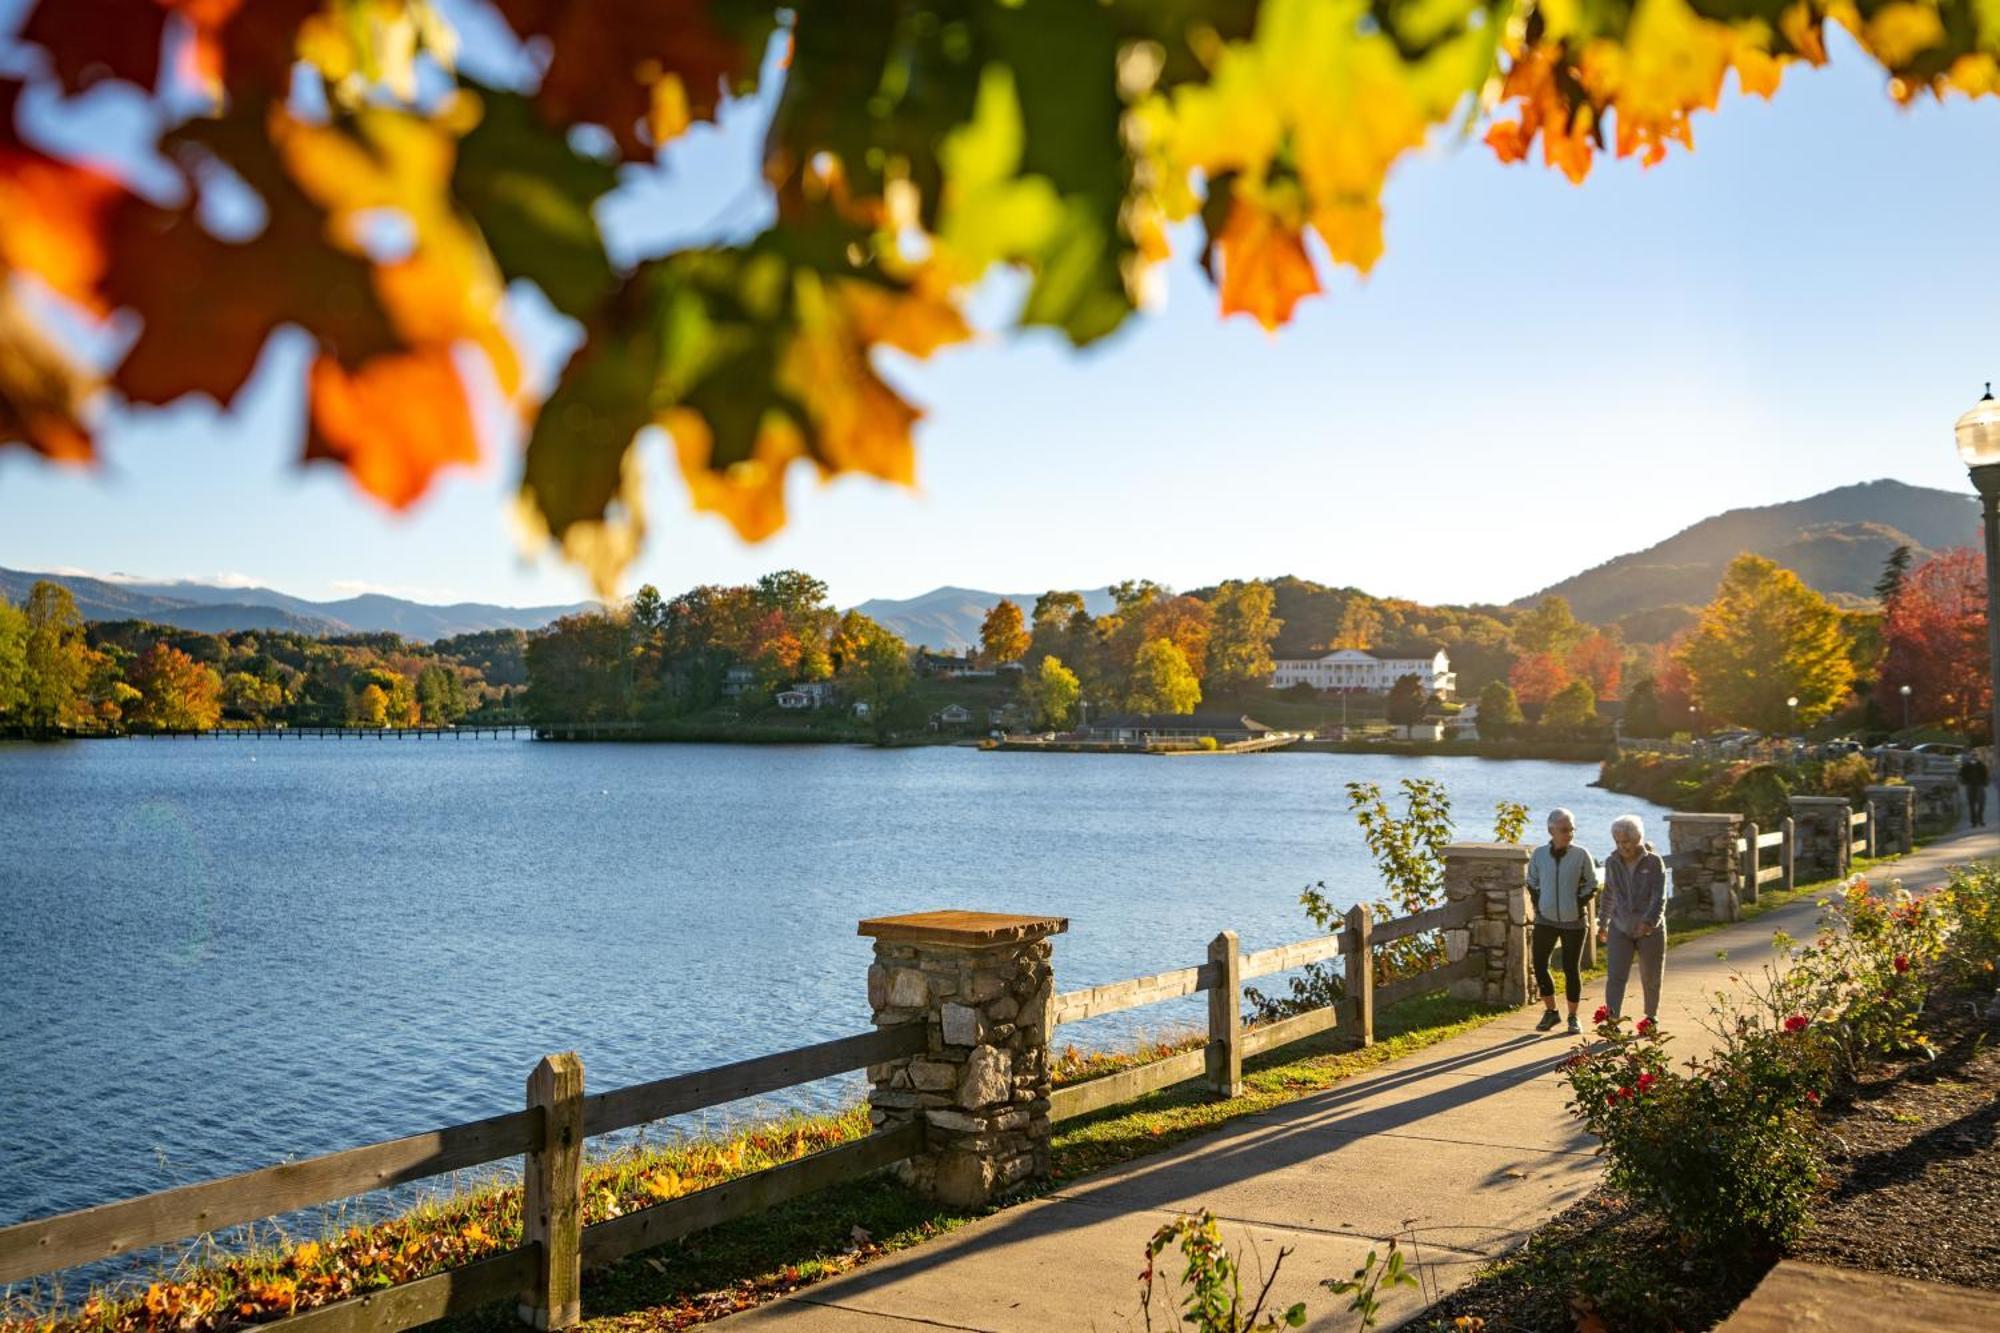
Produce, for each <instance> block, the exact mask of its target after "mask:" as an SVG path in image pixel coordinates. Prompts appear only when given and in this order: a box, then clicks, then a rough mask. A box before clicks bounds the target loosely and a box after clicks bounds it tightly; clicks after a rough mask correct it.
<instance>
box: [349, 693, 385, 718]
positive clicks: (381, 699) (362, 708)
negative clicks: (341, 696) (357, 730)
mask: <svg viewBox="0 0 2000 1333" xmlns="http://www.w3.org/2000/svg"><path fill="white" fill-rule="evenodd" d="M349 718H350V719H351V721H352V722H353V724H354V725H355V726H357V727H386V726H388V725H389V694H388V691H386V690H384V689H383V688H382V687H381V686H380V685H377V684H375V683H373V682H370V683H369V684H367V685H364V686H362V687H361V689H360V691H359V692H358V693H356V694H355V696H354V706H353V708H352V710H351V711H350V712H349Z"/></svg>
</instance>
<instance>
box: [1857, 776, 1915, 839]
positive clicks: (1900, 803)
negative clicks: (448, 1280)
mask: <svg viewBox="0 0 2000 1333" xmlns="http://www.w3.org/2000/svg"><path fill="white" fill-rule="evenodd" d="M1868 804H1869V805H1870V806H1872V807H1873V808H1874V811H1875V815H1874V817H1875V819H1877V820H1878V821H1880V822H1879V823H1877V825H1876V826H1875V828H1874V829H1872V830H1871V832H1873V833H1874V835H1875V854H1876V855H1877V856H1888V855H1890V854H1891V853H1893V852H1907V851H1909V850H1910V848H1912V847H1913V846H1915V845H1916V829H1917V789H1916V788H1915V787H1912V786H1909V785H1908V784H1906V783H1898V784H1895V785H1892V786H1883V787H1870V788H1869V789H1868Z"/></svg>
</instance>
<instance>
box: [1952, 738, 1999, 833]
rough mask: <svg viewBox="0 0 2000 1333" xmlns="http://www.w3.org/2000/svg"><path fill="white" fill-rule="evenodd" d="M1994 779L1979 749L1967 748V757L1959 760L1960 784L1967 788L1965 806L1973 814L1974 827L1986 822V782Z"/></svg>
mask: <svg viewBox="0 0 2000 1333" xmlns="http://www.w3.org/2000/svg"><path fill="white" fill-rule="evenodd" d="M1992 780H1993V775H1992V774H1991V773H1989V772H1987V771H1986V764H1985V761H1983V760H1982V759H1980V757H1979V751H1977V750H1967V751H1966V752H1965V758H1963V759H1961V760H1959V761H1958V785H1959V786H1961V787H1963V788H1965V808H1966V810H1967V811H1968V812H1969V813H1970V814H1971V815H1972V826H1973V827H1974V828H1978V827H1980V826H1981V825H1983V824H1985V822H1986V784H1987V783H1989V782H1991V781H1992Z"/></svg>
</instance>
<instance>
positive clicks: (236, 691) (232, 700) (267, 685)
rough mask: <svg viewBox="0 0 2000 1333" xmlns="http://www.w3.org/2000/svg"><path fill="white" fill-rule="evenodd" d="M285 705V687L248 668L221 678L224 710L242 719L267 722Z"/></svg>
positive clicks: (230, 715)
mask: <svg viewBox="0 0 2000 1333" xmlns="http://www.w3.org/2000/svg"><path fill="white" fill-rule="evenodd" d="M284 707H285V687H284V686H282V685H280V684H279V683H278V682H277V681H275V680H266V679H265V678H264V677H262V676H258V675H253V674H252V673H251V672H248V671H232V672H230V673H229V674H228V675H227V676H224V677H223V678H222V711H223V715H224V716H226V717H232V718H236V719H237V720H239V721H243V722H257V723H262V722H268V721H270V720H271V719H272V718H275V717H276V716H277V715H278V714H279V713H280V712H282V711H283V710H284Z"/></svg>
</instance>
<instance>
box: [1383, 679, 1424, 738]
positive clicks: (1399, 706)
mask: <svg viewBox="0 0 2000 1333" xmlns="http://www.w3.org/2000/svg"><path fill="white" fill-rule="evenodd" d="M1388 710H1389V721H1391V722H1392V723H1394V724H1396V725H1397V726H1399V727H1407V726H1410V725H1412V724H1413V723H1417V722H1421V721H1423V720H1424V686H1423V682H1422V681H1420V680H1418V679H1417V678H1416V677H1415V676H1398V677H1396V683H1395V684H1394V685H1391V686H1390V687H1389V704H1388Z"/></svg>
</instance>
